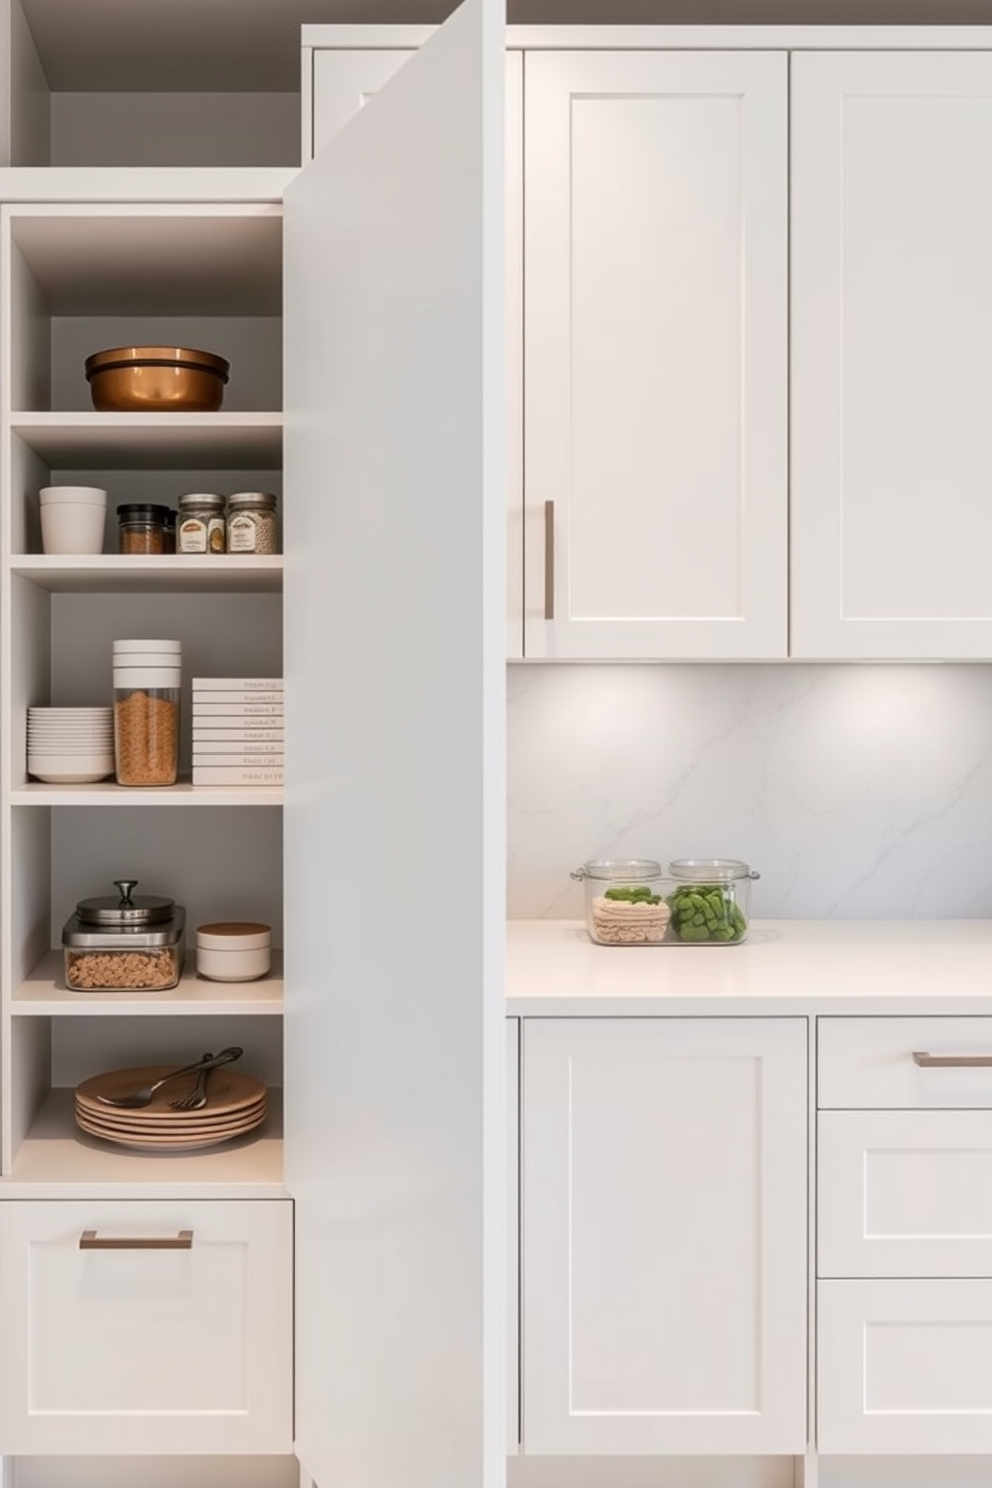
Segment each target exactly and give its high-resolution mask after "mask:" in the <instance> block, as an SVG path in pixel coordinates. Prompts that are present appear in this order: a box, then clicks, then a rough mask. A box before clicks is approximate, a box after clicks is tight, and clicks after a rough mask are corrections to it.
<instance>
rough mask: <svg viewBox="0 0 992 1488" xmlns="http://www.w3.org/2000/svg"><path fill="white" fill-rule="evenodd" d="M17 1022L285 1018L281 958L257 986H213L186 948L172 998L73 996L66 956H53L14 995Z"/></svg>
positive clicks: (58, 952)
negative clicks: (25, 1019)
mask: <svg viewBox="0 0 992 1488" xmlns="http://www.w3.org/2000/svg"><path fill="white" fill-rule="evenodd" d="M10 1011H11V1014H12V1016H13V1017H15V1018H16V1017H22V1018H23V1017H36V1018H41V1017H58V1018H62V1017H80V1018H92V1017H135V1016H137V1017H151V1018H155V1017H178V1016H188V1015H189V1014H190V1013H193V1014H221V1015H223V1016H225V1017H226V1016H229V1015H230V1016H232V1017H233V1016H237V1017H275V1018H278V1017H281V1016H282V1013H283V955H282V951H274V952H273V955H272V971H271V973H270V975H269V976H267V977H262V978H261V979H260V980H259V981H257V982H211V981H208V980H207V979H206V978H205V977H199V976H197V974H196V947H195V946H187V949H186V964H185V966H184V967H183V974H182V977H181V978H180V982H179V986H178V987H175V988H174V989H173V990H172V991H171V992H73V991H71V990H70V989H69V988H68V987H67V986H66V984H65V978H64V976H63V965H62V952H61V950H52V951H49V952H48V954H47V955H46V956H44V957H42V959H41V960H40V961H39V962H38V965H37V966H35V967H34V969H33V970H32V972H31V974H30V976H28V977H26V978H25V980H24V981H23V982H22V983H21V985H20V986H19V987H18V988H17V989H16V991H15V992H14V994H13V996H12V998H11V1002H10Z"/></svg>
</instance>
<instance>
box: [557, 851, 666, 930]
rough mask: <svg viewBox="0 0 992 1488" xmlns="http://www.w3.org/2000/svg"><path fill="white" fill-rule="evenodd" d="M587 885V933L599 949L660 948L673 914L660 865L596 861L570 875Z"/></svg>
mask: <svg viewBox="0 0 992 1488" xmlns="http://www.w3.org/2000/svg"><path fill="white" fill-rule="evenodd" d="M571 876H572V878H575V879H580V880H582V881H583V882H584V884H585V891H586V893H585V900H586V929H587V930H588V932H589V937H590V939H591V940H594V941H595V942H596V944H597V945H660V944H661V942H662V941H663V940H664V938H665V931H666V930H667V928H668V921H669V918H670V914H671V911H670V910H669V908H668V905H667V903H666V902H665V895H664V888H665V885H664V880H663V879H662V876H661V864H660V863H656V862H655V861H654V860H653V859H651V858H616V859H614V858H593V859H591V860H590V861H589V862H588V863H583V865H582V867H581V868H577V869H576V870H575V872H574V873H573V874H572V875H571Z"/></svg>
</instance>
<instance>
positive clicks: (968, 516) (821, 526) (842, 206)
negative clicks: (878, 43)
mask: <svg viewBox="0 0 992 1488" xmlns="http://www.w3.org/2000/svg"><path fill="white" fill-rule="evenodd" d="M792 68H793V74H792V80H793V86H792V155H791V165H792V241H791V250H792V528H791V531H792V654H793V655H794V656H801V657H848V656H855V657H858V656H860V657H923V658H930V657H933V658H939V657H951V658H955V657H962V658H968V657H975V658H982V659H984V658H986V657H988V655H989V654H990V650H992V576H990V572H989V565H988V561H987V555H988V552H989V550H990V548H992V505H990V503H989V500H988V490H989V479H990V472H992V423H990V421H989V417H988V410H989V406H990V404H992V364H990V362H989V357H988V345H989V340H990V338H992V279H990V277H989V273H988V265H989V262H990V260H992V197H990V196H989V194H988V192H986V191H983V190H981V189H977V188H976V183H977V182H980V181H982V180H983V179H984V176H985V172H986V166H987V162H988V159H989V156H990V153H992V54H990V53H988V52H982V53H974V54H964V53H948V52H943V53H942V52H936V51H934V52H931V53H923V54H920V53H912V52H902V53H898V54H891V53H890V54H886V53H879V52H864V53H857V52H837V53H832V54H830V55H824V56H818V55H800V56H796V57H794V58H793V62H792Z"/></svg>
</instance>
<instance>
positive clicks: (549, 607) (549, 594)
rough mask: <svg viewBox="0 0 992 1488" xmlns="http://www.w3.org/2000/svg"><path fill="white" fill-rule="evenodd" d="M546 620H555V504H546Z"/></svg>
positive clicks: (550, 502) (547, 502)
mask: <svg viewBox="0 0 992 1488" xmlns="http://www.w3.org/2000/svg"><path fill="white" fill-rule="evenodd" d="M544 618H545V620H553V619H554V618H555V504H554V502H553V501H546V502H545V503H544Z"/></svg>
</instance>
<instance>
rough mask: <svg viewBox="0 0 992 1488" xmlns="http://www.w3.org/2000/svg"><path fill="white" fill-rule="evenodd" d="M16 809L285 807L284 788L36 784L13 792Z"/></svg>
mask: <svg viewBox="0 0 992 1488" xmlns="http://www.w3.org/2000/svg"><path fill="white" fill-rule="evenodd" d="M10 803H11V805H12V806H165V807H170V806H281V805H282V803H283V789H282V786H281V785H274V786H269V785H251V786H241V785H215V786H210V785H191V784H190V782H189V781H188V780H186V781H180V782H179V784H177V785H163V786H154V787H148V788H147V789H146V788H144V787H142V786H133V785H117V784H115V783H114V781H112V780H101V781H98V782H97V783H96V784H94V785H46V784H44V783H42V782H36V783H35V782H32V783H31V784H28V785H19V786H15V787H14V788H13V790H12V791H11V792H10Z"/></svg>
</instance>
